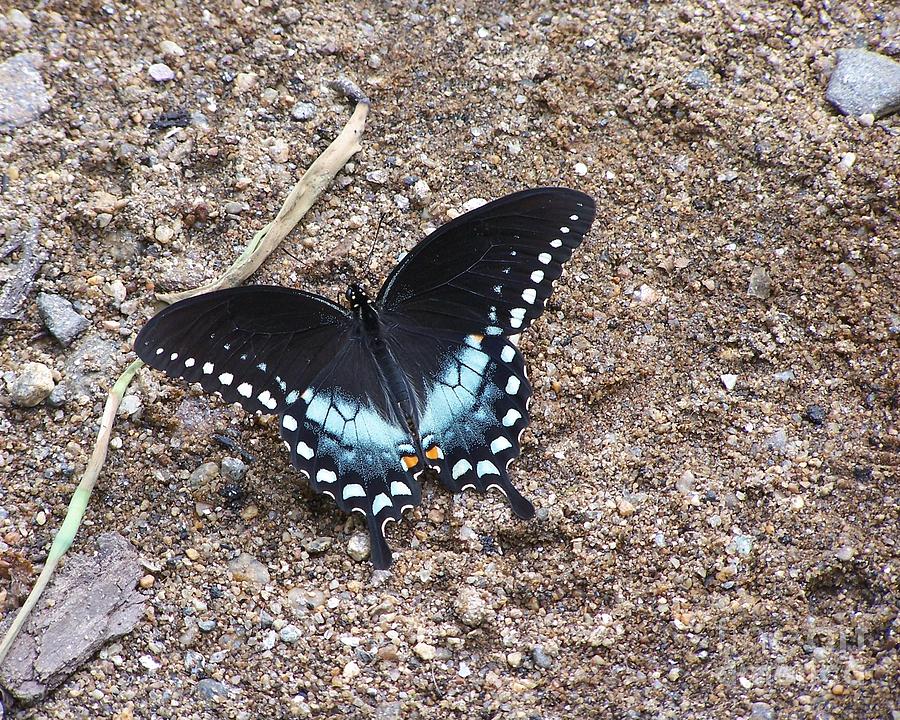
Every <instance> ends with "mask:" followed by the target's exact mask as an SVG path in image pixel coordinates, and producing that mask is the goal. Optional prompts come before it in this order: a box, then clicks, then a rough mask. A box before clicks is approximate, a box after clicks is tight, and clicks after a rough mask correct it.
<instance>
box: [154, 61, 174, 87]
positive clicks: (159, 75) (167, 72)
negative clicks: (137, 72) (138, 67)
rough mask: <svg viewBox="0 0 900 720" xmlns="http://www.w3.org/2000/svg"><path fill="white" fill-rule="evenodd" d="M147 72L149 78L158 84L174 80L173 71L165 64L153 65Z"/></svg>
mask: <svg viewBox="0 0 900 720" xmlns="http://www.w3.org/2000/svg"><path fill="white" fill-rule="evenodd" d="M148 72H149V73H150V77H151V78H153V80H155V81H156V82H158V83H162V82H168V81H169V80H174V79H175V71H174V70H172V68H170V67H169V66H168V65H166V64H165V63H153V64H152V65H151V66H150V69H149V71H148Z"/></svg>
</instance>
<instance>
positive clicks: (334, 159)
mask: <svg viewBox="0 0 900 720" xmlns="http://www.w3.org/2000/svg"><path fill="white" fill-rule="evenodd" d="M335 87H336V88H337V89H339V90H341V91H342V92H344V94H346V95H347V96H348V97H350V98H351V99H353V100H355V101H357V105H356V109H355V110H354V111H353V115H352V117H351V118H350V120H349V122H348V123H347V125H346V126H344V129H343V130H342V131H341V133H340V135H338V136H337V137H336V138H335V139H334V141H333V142H332V143H331V144H330V145H329V146H328V147H327V148H326V149H325V152H323V153H322V154H321V155H320V156H319V157H318V158H316V160H315V162H313V164H312V165H310V166H309V169H308V170H307V171H306V172H305V173H304V174H303V177H301V178H300V180H299V182H297V184H296V185H295V186H294V188H293V189H292V190H291V192H290V193H289V194H288V196H287V199H286V200H285V201H284V204H283V205H282V206H281V210H279V211H278V215H276V216H275V219H274V220H273V221H272V222H271V223H269V224H268V225H266V226H265V227H264V228H263V229H262V230H260V231H259V232H257V233H256V234H255V235H254V236H253V238H252V239H251V241H250V242H249V244H248V245H247V247H246V248H245V250H244V252H242V253H241V255H240V257H238V259H237V260H235V262H234V263H233V264H232V266H231V267H230V268H229V269H228V270H226V271H225V273H224V274H223V275H222V276H221V277H220V278H219V279H218V280H215V281H213V282H211V283H208V284H206V285H202V286H201V287H198V288H195V289H193V290H186V291H184V292H179V293H166V294H160V295H157V297H158V298H159V299H160V300H162V301H163V302H167V303H172V302H176V301H178V300H182V299H184V298H188V297H192V296H194V295H200V294H202V293H205V292H209V291H211V290H217V289H219V288H227V287H236V286H237V285H240V284H241V283H242V282H243V281H244V280H246V279H247V278H248V277H250V275H252V274H253V273H254V272H256V270H258V269H259V267H260V266H261V265H262V264H263V262H265V260H266V258H267V257H268V256H269V255H270V254H271V253H272V251H273V250H274V249H275V248H277V247H278V245H279V243H280V242H281V241H282V240H283V239H284V238H285V237H286V236H287V235H288V233H290V232H291V230H293V229H294V227H295V226H296V224H297V223H298V222H299V221H300V220H301V219H302V218H303V216H304V215H306V213H307V211H308V210H309V209H310V207H312V205H313V203H314V202H315V201H316V198H318V197H319V195H320V194H321V193H322V191H323V190H324V189H325V188H326V187H327V186H328V184H329V183H330V182H331V181H332V180H333V179H334V176H335V175H337V173H338V172H339V171H340V170H341V168H342V167H344V165H345V164H346V163H347V161H348V160H349V159H350V158H351V157H353V155H355V154H356V153H357V152H359V151H360V150H361V149H362V146H361V145H360V144H359V141H360V138H361V137H362V134H363V130H364V129H365V126H366V117H367V116H368V114H369V102H368V98H366V97H365V95H363V94H362V93H361V92H360V91H359V89H358V88H356V86H355V85H353V84H352V83H350V82H349V81H342V82H341V83H338V84H337V85H335ZM143 365H144V363H143V362H141V361H140V360H135V361H134V362H132V363H131V364H130V365H129V366H128V368H127V369H126V370H125V372H123V373H122V375H120V376H119V379H118V380H117V381H116V384H115V385H114V386H113V388H112V390H110V391H109V396H108V397H107V400H106V408H105V409H104V411H103V419H102V420H101V422H100V432H99V433H98V434H97V443H96V445H95V446H94V452H93V454H92V455H91V459H90V461H89V463H88V466H87V468H86V469H85V472H84V475H83V477H82V478H81V482H79V483H78V487H77V488H76V490H75V493H74V494H73V495H72V500H71V501H70V502H69V509H68V511H67V513H66V517H65V519H64V520H63V523H62V525H61V526H60V528H59V530H58V531H57V533H56V536H55V537H54V539H53V544H52V545H51V546H50V552H49V553H48V554H47V560H46V562H45V563H44V567H43V569H42V570H41V574H40V576H39V577H38V580H37V583H35V586H34V588H32V590H31V593H30V594H29V595H28V598H27V599H26V600H25V603H24V604H23V605H22V607H21V608H19V612H18V613H17V614H16V618H15V620H14V621H13V623H12V625H11V626H10V628H9V630H7V632H6V634H5V635H4V637H3V641H2V642H0V664H2V663H3V661H4V659H5V658H6V656H7V654H8V653H9V650H10V648H11V647H12V644H13V642H14V641H15V639H16V637H17V636H18V634H19V631H20V630H21V629H22V627H23V626H24V625H25V622H26V621H27V620H28V616H29V615H30V613H31V611H32V610H33V609H34V607H35V605H37V602H38V600H39V599H40V597H41V594H42V593H43V591H44V588H46V586H47V584H48V583H49V581H50V578H51V576H52V575H53V572H54V571H55V570H56V566H57V565H58V564H59V561H60V559H61V558H62V556H63V555H64V554H65V553H66V551H67V550H68V549H69V547H71V545H72V542H73V541H74V539H75V534H76V533H77V532H78V528H79V527H80V526H81V521H82V519H83V517H84V513H85V511H86V510H87V505H88V501H89V500H90V497H91V493H92V492H93V490H94V486H95V485H96V483H97V478H98V477H99V475H100V470H101V468H102V467H103V463H104V461H105V460H106V450H107V447H108V446H109V438H110V434H111V432H112V426H113V422H114V421H115V417H116V411H117V410H118V408H119V403H121V402H122V397H123V396H124V395H125V390H127V389H128V385H129V384H130V383H131V380H132V378H134V376H135V375H136V374H137V372H138V370H140V369H141V368H142V367H143ZM0 710H2V706H0Z"/></svg>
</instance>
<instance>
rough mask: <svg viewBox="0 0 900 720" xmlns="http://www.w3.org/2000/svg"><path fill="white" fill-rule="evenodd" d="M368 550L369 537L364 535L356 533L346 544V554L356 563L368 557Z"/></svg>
mask: <svg viewBox="0 0 900 720" xmlns="http://www.w3.org/2000/svg"><path fill="white" fill-rule="evenodd" d="M369 549H370V548H369V536H368V535H367V534H366V533H356V534H355V535H354V536H353V537H351V538H350V540H349V541H348V542H347V554H348V555H349V556H350V557H352V558H353V559H354V560H356V561H357V562H362V561H363V560H365V559H366V558H367V557H369Z"/></svg>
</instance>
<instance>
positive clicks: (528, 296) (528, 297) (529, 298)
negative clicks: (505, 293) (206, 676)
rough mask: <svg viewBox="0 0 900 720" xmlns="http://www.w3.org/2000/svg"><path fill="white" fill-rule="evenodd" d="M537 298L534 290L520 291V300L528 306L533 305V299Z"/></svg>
mask: <svg viewBox="0 0 900 720" xmlns="http://www.w3.org/2000/svg"><path fill="white" fill-rule="evenodd" d="M536 297H537V292H535V289H534V288H527V289H525V290H523V291H522V299H523V300H524V301H525V302H527V303H528V304H529V305H534V299H535V298H536Z"/></svg>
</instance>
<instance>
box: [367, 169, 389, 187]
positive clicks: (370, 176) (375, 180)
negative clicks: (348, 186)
mask: <svg viewBox="0 0 900 720" xmlns="http://www.w3.org/2000/svg"><path fill="white" fill-rule="evenodd" d="M366 180H368V181H369V182H370V183H372V184H373V185H384V184H385V183H386V182H387V180H388V174H387V173H386V172H385V171H384V170H372V171H371V172H367V173H366Z"/></svg>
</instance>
